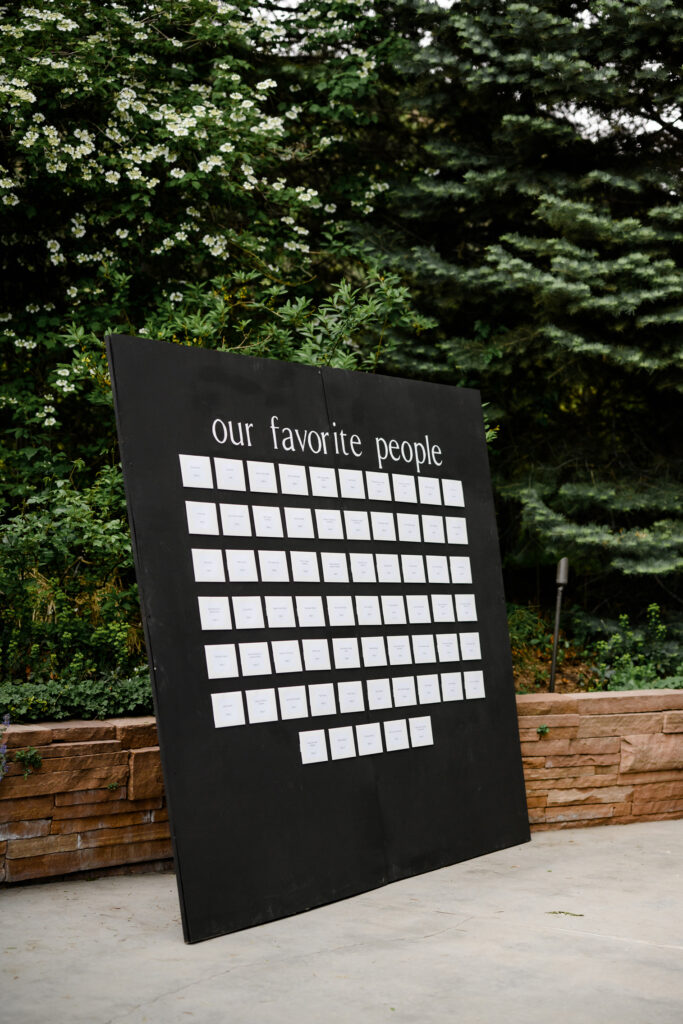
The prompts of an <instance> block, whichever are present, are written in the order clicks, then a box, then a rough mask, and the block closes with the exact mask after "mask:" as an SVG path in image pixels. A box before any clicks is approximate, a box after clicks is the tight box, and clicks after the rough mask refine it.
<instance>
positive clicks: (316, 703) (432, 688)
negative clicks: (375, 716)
mask: <svg viewBox="0 0 683 1024" xmlns="http://www.w3.org/2000/svg"><path fill="white" fill-rule="evenodd" d="M463 676H464V680H463ZM463 684H464V692H463ZM365 686H366V689H367V705H366V695H365V693H364V690H363V683H362V682H361V680H360V679H353V680H348V681H347V682H342V683H337V684H336V687H335V685H334V683H311V684H309V685H308V686H278V687H277V688H274V687H268V688H266V689H263V690H246V691H244V693H243V692H242V690H229V691H228V692H227V693H212V694H211V703H212V705H213V720H214V724H215V726H216V728H217V729H222V728H225V727H226V726H235V725H246V724H247V718H246V716H245V710H244V703H245V698H246V705H247V711H246V714H247V715H248V717H249V725H257V724H258V723H259V722H278V721H280V720H282V721H287V720H291V719H296V718H308V717H309V714H310V715H311V717H316V716H322V715H336V714H337V713H338V712H339V713H341V714H348V713H353V712H356V713H357V712H361V711H365V709H366V706H367V708H368V710H370V711H380V710H390V709H392V708H405V707H410V706H415V705H417V704H418V703H419V704H439V703H440V702H441V701H453V700H463V698H464V697H466V698H467V700H476V699H479V698H482V697H484V696H485V690H484V674H483V672H481V671H480V670H477V671H474V672H464V673H462V672H442V673H441V674H440V675H439V674H437V673H433V674H429V675H420V676H394V678H393V679H368V680H367V681H366V683H365ZM276 695H277V697H276ZM278 704H279V712H278ZM309 708H310V712H309Z"/></svg>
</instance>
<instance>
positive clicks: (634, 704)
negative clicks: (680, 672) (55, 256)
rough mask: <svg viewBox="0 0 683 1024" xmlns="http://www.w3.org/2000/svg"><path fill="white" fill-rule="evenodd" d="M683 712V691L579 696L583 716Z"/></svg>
mask: <svg viewBox="0 0 683 1024" xmlns="http://www.w3.org/2000/svg"><path fill="white" fill-rule="evenodd" d="M675 709H679V710H683V690H638V691H634V690H621V691H613V692H611V693H582V694H579V695H577V710H578V712H579V714H581V715H613V714H631V713H638V712H652V711H671V710H675Z"/></svg>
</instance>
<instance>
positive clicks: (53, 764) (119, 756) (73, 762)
mask: <svg viewBox="0 0 683 1024" xmlns="http://www.w3.org/2000/svg"><path fill="white" fill-rule="evenodd" d="M52 749H54V748H52ZM110 764H128V751H127V750H117V751H113V752H112V753H108V754H87V755H85V756H82V757H50V758H48V759H46V761H45V762H44V763H43V765H42V766H41V767H40V768H34V769H33V772H39V771H40V772H73V771H77V770H79V769H81V768H97V767H98V766H100V767H101V766H103V765H110ZM7 767H8V771H7V778H11V777H12V776H14V775H23V774H24V772H25V770H26V769H25V768H24V766H23V765H22V764H20V763H16V764H9V765H8V766H7Z"/></svg>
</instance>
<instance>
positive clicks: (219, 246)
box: [202, 235, 228, 256]
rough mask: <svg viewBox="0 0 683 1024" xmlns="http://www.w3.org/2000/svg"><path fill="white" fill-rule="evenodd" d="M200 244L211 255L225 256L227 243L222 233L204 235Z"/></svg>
mask: <svg viewBox="0 0 683 1024" xmlns="http://www.w3.org/2000/svg"><path fill="white" fill-rule="evenodd" d="M202 244H203V245H205V246H206V248H207V249H208V250H209V252H210V253H211V255H212V256H226V255H227V252H228V243H227V241H226V239H225V238H224V237H223V236H222V235H204V237H203V238H202Z"/></svg>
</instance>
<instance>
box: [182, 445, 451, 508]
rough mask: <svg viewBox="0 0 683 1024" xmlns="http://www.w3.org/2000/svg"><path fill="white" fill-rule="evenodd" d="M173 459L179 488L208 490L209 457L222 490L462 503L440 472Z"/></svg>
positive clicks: (210, 478)
mask: <svg viewBox="0 0 683 1024" xmlns="http://www.w3.org/2000/svg"><path fill="white" fill-rule="evenodd" d="M179 459H180V472H181V474H182V478H183V487H201V488H204V489H207V488H210V489H213V487H214V476H213V472H212V468H211V463H212V462H213V465H214V470H215V474H216V483H215V486H216V487H217V488H218V489H219V490H222V491H246V490H249V491H257V492H259V493H261V494H299V495H309V494H311V495H313V496H314V497H316V498H338V497H340V496H341V497H342V498H355V499H360V500H363V499H365V498H368V499H369V500H370V501H402V502H418V501H419V502H420V503H421V504H422V505H457V506H460V507H462V506H464V504H465V499H464V496H463V490H462V483H461V481H460V480H450V479H447V478H443V477H436V476H418V477H415V476H413V475H412V474H411V473H382V472H379V471H378V472H373V471H372V470H367V469H366V470H362V469H335V468H334V467H333V466H297V465H293V464H290V463H286V462H280V463H274V462H257V461H253V460H251V461H250V460H249V459H246V460H242V459H219V458H214V459H211V457H210V456H208V455H179ZM278 477H279V487H278ZM309 480H310V483H309ZM392 489H393V494H392Z"/></svg>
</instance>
